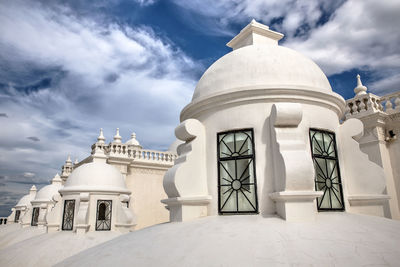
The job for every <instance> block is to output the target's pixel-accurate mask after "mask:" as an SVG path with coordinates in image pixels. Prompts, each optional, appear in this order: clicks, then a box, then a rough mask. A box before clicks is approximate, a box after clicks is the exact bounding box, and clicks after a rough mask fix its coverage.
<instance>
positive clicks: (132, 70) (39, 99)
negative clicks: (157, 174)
mask: <svg viewBox="0 0 400 267" xmlns="http://www.w3.org/2000/svg"><path fill="white" fill-rule="evenodd" d="M89 2H90V3H89ZM398 14H400V2H399V1H395V0H393V1H389V0H381V1H370V0H363V1H361V0H359V1H351V0H349V1H340V0H338V1H318V0H307V1H292V0H279V1H278V0H272V1H270V0H263V1H262V0H240V1H239V0H220V1H211V0H193V1H189V0H170V1H166V0H147V1H146V0H126V1H125V0H108V1H106V0H103V1H68V2H64V1H55V0H53V1H51V0H48V1H44V0H43V1H20V0H13V1H5V0H0V216H6V215H8V213H9V209H10V208H11V207H12V206H13V205H15V203H16V201H17V200H18V199H19V198H20V197H21V196H22V195H24V194H27V192H28V190H29V188H30V186H31V185H32V184H36V186H37V187H38V188H40V187H42V186H44V185H45V184H47V183H48V181H49V180H50V179H51V178H52V177H53V176H54V175H55V174H56V173H57V172H59V171H60V167H61V165H62V164H63V162H64V161H65V159H66V157H67V155H68V154H71V156H72V158H73V160H74V159H75V158H78V159H83V158H85V157H86V156H87V155H88V154H89V153H90V145H91V144H92V143H94V142H95V140H96V137H97V135H98V130H99V128H101V127H102V128H104V133H105V136H106V138H107V141H110V140H111V139H112V136H113V135H114V134H115V128H117V127H119V128H120V131H121V135H122V137H123V140H124V141H126V140H128V139H129V136H130V133H131V132H132V131H135V132H136V133H137V138H138V140H139V141H140V142H141V144H142V145H143V146H144V147H145V148H151V149H161V150H165V149H167V148H168V146H169V144H170V143H171V142H173V140H174V135H173V130H174V128H175V126H176V125H177V124H178V123H179V112H180V110H181V109H182V108H183V107H184V106H185V105H186V104H187V103H189V102H190V100H191V96H192V93H193V90H194V87H195V85H196V82H197V81H198V79H199V78H200V77H201V74H202V73H203V72H204V71H205V70H206V69H207V68H208V67H209V66H210V65H211V64H212V63H213V62H214V61H215V60H217V59H218V58H220V57H221V56H223V55H224V54H226V53H228V52H229V51H230V49H229V48H228V47H226V46H225V44H226V43H227V42H228V41H229V40H230V39H232V37H233V36H235V35H236V34H237V33H238V32H239V31H240V29H241V28H243V27H244V26H245V25H247V24H248V23H249V22H250V20H251V19H252V18H255V19H256V20H257V21H259V22H262V23H264V24H267V25H269V26H270V27H271V28H272V29H273V30H276V31H279V32H282V33H284V34H285V38H284V39H283V40H282V41H281V44H282V45H284V46H287V47H290V48H293V49H295V50H298V51H300V52H301V53H303V54H305V55H307V56H308V57H310V58H312V59H313V60H314V61H316V62H317V64H318V65H319V66H320V67H321V68H322V69H323V71H324V72H325V73H326V74H327V76H328V78H329V80H330V82H331V85H332V87H333V90H334V91H336V92H338V93H340V94H341V95H342V96H344V97H345V98H350V97H352V96H353V88H354V87H355V76H356V74H357V73H360V74H361V75H362V78H363V82H364V84H365V85H367V86H368V88H369V90H370V92H372V93H375V94H378V95H383V94H386V93H390V92H393V91H396V90H399V83H400V46H399V43H400V31H399V30H398V27H399V25H400V16H398Z"/></svg>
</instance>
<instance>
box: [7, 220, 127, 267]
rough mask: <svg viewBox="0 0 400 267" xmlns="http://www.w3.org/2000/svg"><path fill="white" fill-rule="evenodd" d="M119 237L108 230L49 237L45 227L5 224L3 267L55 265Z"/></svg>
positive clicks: (56, 233) (43, 266) (63, 233)
mask: <svg viewBox="0 0 400 267" xmlns="http://www.w3.org/2000/svg"><path fill="white" fill-rule="evenodd" d="M119 235H121V233H119V232H109V231H102V232H88V233H86V234H85V235H83V236H79V235H77V234H75V233H72V232H69V231H63V232H55V233H50V234H46V230H45V229H44V228H43V229H39V228H37V227H28V228H21V226H20V225H18V224H10V225H4V226H1V227H0V266H18V267H25V266H41V267H45V266H53V265H54V264H56V263H58V262H60V261H62V260H64V259H65V258H68V257H70V256H72V255H75V254H77V253H79V252H80V251H82V250H85V249H87V248H90V247H93V246H95V245H98V244H100V243H103V242H105V241H108V240H110V239H112V238H115V237H117V236H119Z"/></svg>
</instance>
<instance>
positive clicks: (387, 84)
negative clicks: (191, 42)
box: [174, 0, 400, 94]
mask: <svg viewBox="0 0 400 267" xmlns="http://www.w3.org/2000/svg"><path fill="white" fill-rule="evenodd" d="M174 2H175V3H176V4H178V5H179V6H181V7H183V8H184V9H187V10H190V12H193V13H197V14H199V15H201V16H204V19H208V20H209V23H214V25H211V26H208V28H213V27H214V28H216V30H213V31H211V32H210V34H215V33H220V34H228V35H234V34H236V32H235V33H233V32H232V31H229V29H230V27H231V25H232V24H235V23H240V24H242V25H245V24H246V23H248V22H249V21H250V19H251V18H255V19H257V20H259V21H261V22H263V23H266V24H271V23H273V26H274V28H273V29H274V30H277V31H280V32H283V33H284V34H285V39H284V42H285V43H284V45H285V46H289V47H292V48H293V49H295V50H298V51H300V52H302V53H303V54H305V55H307V56H309V57H311V58H312V59H313V60H315V61H316V62H317V63H318V64H319V65H320V66H321V67H322V69H323V70H324V72H325V73H326V74H327V75H332V74H340V73H342V72H345V71H350V70H353V69H360V70H364V71H368V72H369V73H370V75H371V77H369V78H370V80H373V81H375V82H373V83H371V84H370V85H369V88H370V89H371V91H372V92H375V93H378V94H382V93H386V92H390V91H394V90H398V87H397V88H396V87H395V86H396V81H398V73H399V72H400V46H399V45H398V44H399V43H400V31H399V29H398V26H399V25H400V16H399V14H400V1H394V0H382V1H374V0H363V1H359V0H348V1H323V0H310V1H294V0H279V1H278V0H273V1H263V0H243V1H237V0H221V1H218V2H217V3H215V1H212V0H197V1H185V0H174ZM207 16H208V18H207ZM209 17H211V18H209ZM215 19H217V22H215ZM321 21H324V23H322V24H321ZM204 32H205V33H207V30H206V31H204ZM397 86H398V84H397ZM390 88H391V89H390ZM349 90H352V88H349Z"/></svg>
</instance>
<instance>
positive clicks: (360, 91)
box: [354, 74, 367, 95]
mask: <svg viewBox="0 0 400 267" xmlns="http://www.w3.org/2000/svg"><path fill="white" fill-rule="evenodd" d="M354 93H355V94H356V95H366V94H367V87H366V86H364V85H363V84H362V81H361V76H360V74H357V86H356V88H354Z"/></svg>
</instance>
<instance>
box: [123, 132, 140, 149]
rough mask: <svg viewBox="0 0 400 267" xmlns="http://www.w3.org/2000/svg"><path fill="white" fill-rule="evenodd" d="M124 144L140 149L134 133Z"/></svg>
mask: <svg viewBox="0 0 400 267" xmlns="http://www.w3.org/2000/svg"><path fill="white" fill-rule="evenodd" d="M125 144H126V145H128V147H135V148H142V146H141V145H140V143H139V141H138V140H137V139H136V133H134V132H133V133H132V134H131V139H129V140H128V141H127V142H126V143H125Z"/></svg>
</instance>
